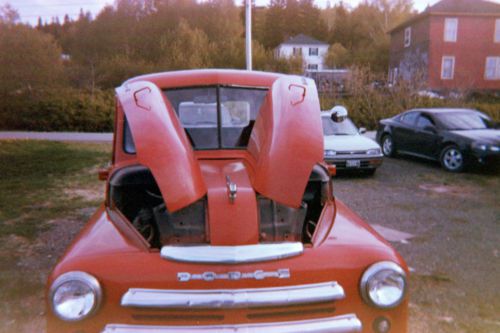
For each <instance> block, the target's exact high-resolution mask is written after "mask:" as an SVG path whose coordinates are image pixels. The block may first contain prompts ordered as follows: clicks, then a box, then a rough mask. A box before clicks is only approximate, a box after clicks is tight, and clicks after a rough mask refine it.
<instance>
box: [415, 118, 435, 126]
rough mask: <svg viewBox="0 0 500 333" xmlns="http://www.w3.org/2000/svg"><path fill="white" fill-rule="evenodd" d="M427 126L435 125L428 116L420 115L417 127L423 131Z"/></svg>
mask: <svg viewBox="0 0 500 333" xmlns="http://www.w3.org/2000/svg"><path fill="white" fill-rule="evenodd" d="M426 126H434V123H433V121H432V120H431V119H430V118H429V117H428V116H426V115H420V116H419V117H418V119H417V127H418V128H420V129H423V128H425V127H426Z"/></svg>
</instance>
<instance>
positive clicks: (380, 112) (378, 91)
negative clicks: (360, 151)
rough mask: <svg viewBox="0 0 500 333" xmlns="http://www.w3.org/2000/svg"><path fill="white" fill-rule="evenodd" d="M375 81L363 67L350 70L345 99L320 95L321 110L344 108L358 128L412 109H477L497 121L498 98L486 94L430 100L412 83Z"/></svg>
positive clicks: (499, 110) (343, 97)
mask: <svg viewBox="0 0 500 333" xmlns="http://www.w3.org/2000/svg"><path fill="white" fill-rule="evenodd" d="M377 80H378V78H377V77H375V76H374V75H373V73H371V72H370V71H369V70H368V69H365V68H352V69H351V77H350V78H349V80H348V81H347V82H346V95H345V96H340V97H338V96H332V95H328V94H324V95H322V96H320V102H321V109H322V110H329V109H331V108H332V107H333V106H334V105H344V106H345V107H346V108H347V109H348V110H349V116H350V117H351V119H352V120H353V121H354V122H355V123H356V125H358V126H363V127H366V128H369V129H372V130H374V129H376V128H377V127H378V122H379V120H380V119H383V118H389V117H392V116H394V115H396V114H399V113H401V112H403V111H405V110H409V109H413V108H436V107H456V108H471V109H477V110H479V111H482V112H484V113H486V114H488V115H489V116H490V117H491V118H492V119H493V120H495V121H499V120H500V98H495V97H492V96H490V95H479V94H474V95H472V94H470V96H468V97H467V96H464V97H461V98H446V99H439V98H430V97H426V96H421V95H419V94H418V93H417V92H418V91H421V90H423V87H421V86H419V82H421V81H419V80H417V82H416V83H412V82H401V83H400V84H398V85H397V86H394V87H391V88H387V87H380V86H377V85H376V84H374V83H373V82H377Z"/></svg>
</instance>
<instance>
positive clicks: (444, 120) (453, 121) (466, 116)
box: [435, 112, 493, 130]
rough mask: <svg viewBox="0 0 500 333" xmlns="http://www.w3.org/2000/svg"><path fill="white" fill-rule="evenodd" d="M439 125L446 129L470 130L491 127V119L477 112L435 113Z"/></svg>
mask: <svg viewBox="0 0 500 333" xmlns="http://www.w3.org/2000/svg"><path fill="white" fill-rule="evenodd" d="M435 117H436V119H437V120H438V121H439V123H440V125H441V127H443V128H444V129H447V130H472V129H485V128H492V127H493V125H492V123H491V121H490V120H489V119H488V118H487V117H486V116H484V115H482V114H480V113H479V112H453V113H441V114H437V115H436V116H435Z"/></svg>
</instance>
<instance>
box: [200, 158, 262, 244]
mask: <svg viewBox="0 0 500 333" xmlns="http://www.w3.org/2000/svg"><path fill="white" fill-rule="evenodd" d="M202 172H203V176H204V177H205V181H206V183H207V186H208V221H209V230H210V237H209V239H210V244H212V245H245V244H257V243H258V241H259V219H258V216H257V212H258V211H257V200H256V196H255V192H254V190H253V188H252V184H251V183H250V179H249V178H248V174H247V171H246V166H245V164H244V162H243V161H239V160H236V161H227V160H222V161H220V160H219V161H217V160H211V161H203V162H202ZM226 176H228V177H229V178H230V180H231V182H233V183H234V184H236V186H237V189H238V190H237V194H236V198H235V200H234V201H233V202H230V200H229V194H228V188H227V183H226Z"/></svg>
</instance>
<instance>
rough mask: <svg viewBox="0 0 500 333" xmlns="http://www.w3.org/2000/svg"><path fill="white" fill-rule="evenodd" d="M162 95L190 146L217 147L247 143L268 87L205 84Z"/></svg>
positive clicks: (238, 146) (242, 146)
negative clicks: (175, 116)
mask: <svg viewBox="0 0 500 333" xmlns="http://www.w3.org/2000/svg"><path fill="white" fill-rule="evenodd" d="M165 94H166V96H167V99H168V100H169V101H170V103H171V104H172V106H173V108H174V109H175V112H176V113H177V115H178V116H179V119H180V121H181V124H182V126H183V127H184V129H185V130H186V133H187V135H188V138H189V140H190V141H191V144H192V145H193V148H195V149H219V148H244V147H246V146H247V145H248V140H249V139H250V133H251V131H252V128H253V125H254V123H255V119H256V118H257V114H258V112H259V109H260V107H261V105H262V103H263V101H264V98H265V96H266V94H267V90H266V89H258V88H240V87H206V88H182V89H172V90H165ZM219 127H220V130H219Z"/></svg>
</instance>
